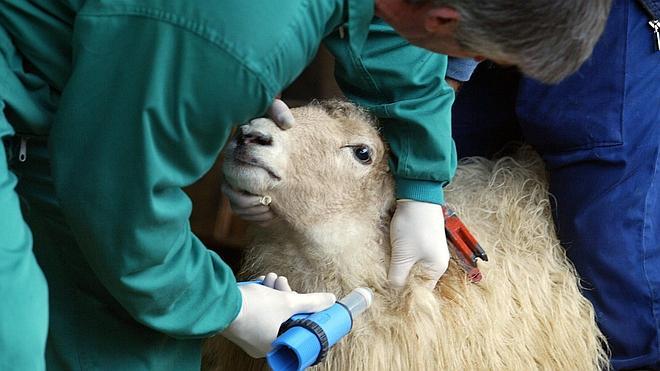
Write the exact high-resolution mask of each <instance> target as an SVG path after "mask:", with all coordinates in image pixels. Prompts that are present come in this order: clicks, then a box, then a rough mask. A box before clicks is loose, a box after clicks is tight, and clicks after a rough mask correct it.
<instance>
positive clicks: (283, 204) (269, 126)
mask: <svg viewBox="0 0 660 371" xmlns="http://www.w3.org/2000/svg"><path fill="white" fill-rule="evenodd" d="M293 113H294V115H295V117H296V120H297V125H296V126H294V127H293V128H291V129H288V130H284V131H283V130H279V129H278V128H277V127H276V126H275V125H274V124H273V123H272V122H271V121H270V120H267V119H258V120H254V121H252V122H251V123H250V124H248V125H247V126H244V127H242V128H241V130H242V131H243V132H244V133H245V132H248V133H253V134H254V133H258V134H260V135H264V136H266V137H268V139H269V140H268V141H265V142H264V143H268V145H253V146H241V145H238V144H236V141H234V143H232V144H230V145H229V146H228V147H227V149H226V151H225V156H226V160H225V164H224V172H225V176H226V179H227V181H228V182H230V183H231V184H232V185H234V186H236V187H239V188H243V189H247V190H248V191H250V192H253V193H255V194H265V195H269V196H270V197H271V199H272V202H271V205H270V206H271V207H272V208H273V210H274V211H275V212H276V213H277V214H278V215H279V216H280V217H279V218H278V219H277V220H275V221H274V222H273V223H271V224H270V225H269V226H267V227H255V228H254V229H252V231H251V242H250V243H249V246H248V248H247V250H246V252H245V258H244V264H243V266H242V268H241V273H240V277H241V278H242V279H250V278H253V277H256V276H259V275H262V274H265V273H267V272H276V273H278V274H279V275H284V276H286V277H288V279H289V282H290V284H291V286H292V288H293V289H294V290H295V291H298V292H316V291H329V292H332V293H334V294H336V295H337V297H342V296H344V295H346V294H347V293H349V292H350V291H351V290H352V289H354V288H356V287H359V286H367V287H370V288H371V289H372V290H373V291H374V302H373V305H372V306H371V308H370V309H369V310H368V311H367V312H365V313H364V314H362V315H361V316H360V317H358V318H356V320H355V323H354V326H353V330H352V331H351V332H350V333H349V335H348V336H346V337H345V338H344V339H342V340H341V341H340V342H339V343H338V344H336V345H335V346H334V347H333V348H331V349H330V351H329V352H328V356H327V358H326V359H325V360H324V361H323V362H322V363H320V364H319V365H317V366H314V369H316V370H337V371H340V370H341V371H343V370H369V371H371V370H373V371H377V370H420V371H426V370H600V369H605V368H607V367H608V366H607V364H608V363H607V351H606V346H605V339H604V337H603V335H602V333H601V332H600V331H599V329H598V327H597V325H596V322H595V317H594V310H593V307H592V306H591V304H590V303H589V301H587V300H586V299H585V298H584V297H583V296H582V295H581V293H580V282H579V279H578V277H577V275H576V272H575V270H574V268H573V267H572V265H571V264H570V262H569V261H568V259H567V258H566V256H565V253H564V250H563V248H562V247H561V246H560V244H559V242H558V240H557V238H556V237H555V231H554V226H553V222H552V216H551V208H550V202H549V194H548V191H547V188H548V186H547V181H546V179H545V172H544V168H543V163H542V161H541V159H540V158H539V157H538V155H536V154H535V153H534V152H533V151H532V150H531V149H529V148H526V147H522V148H521V149H519V150H518V152H517V153H515V154H514V155H513V156H510V157H504V158H501V159H499V160H496V161H491V160H487V159H484V158H469V159H465V160H463V161H462V162H460V164H459V167H458V170H457V173H456V176H455V178H454V179H453V181H452V183H451V184H450V185H449V186H448V187H447V188H446V189H445V195H446V200H447V204H448V205H449V206H450V207H452V208H453V209H454V210H455V211H456V212H457V213H458V214H459V215H460V217H461V219H462V220H463V222H464V223H465V224H466V225H467V226H468V227H469V228H470V230H471V232H472V233H473V234H474V235H475V236H476V238H477V239H478V240H479V242H480V243H481V244H482V245H483V246H484V248H485V249H486V251H487V253H488V256H489V258H490V259H489V261H488V262H479V268H480V270H481V272H482V274H483V279H482V281H481V282H480V283H477V284H474V283H471V282H469V280H468V278H467V276H466V274H465V272H464V271H463V270H461V268H460V267H459V266H458V264H457V263H455V262H454V261H452V262H450V266H449V269H448V271H447V272H446V273H445V275H444V276H443V277H442V278H441V280H440V282H439V283H438V285H437V286H436V287H435V289H434V290H429V289H427V288H425V286H424V280H425V278H424V277H423V276H422V275H421V274H420V271H419V270H415V269H414V270H413V272H412V273H411V279H410V280H409V283H408V285H407V286H406V287H405V288H404V289H401V290H395V289H393V288H391V287H390V286H389V285H388V284H387V269H388V263H389V253H390V245H389V230H388V224H389V221H390V218H391V215H392V209H393V206H394V182H393V178H392V175H391V174H390V173H389V170H388V163H387V161H388V156H387V155H388V154H387V148H386V146H385V144H384V143H383V141H382V139H381V138H380V136H379V132H378V130H377V129H376V126H375V123H374V121H373V119H372V118H371V117H370V116H369V115H367V114H366V113H364V112H363V111H362V110H360V109H358V108H357V107H355V106H353V105H351V104H349V103H346V102H341V101H329V102H316V103H313V104H311V105H308V106H305V107H301V108H296V109H294V110H293ZM358 152H359V153H358ZM365 152H368V153H369V155H370V158H369V160H368V161H364V160H363V159H364V157H365V156H364V154H365ZM246 159H249V160H251V163H252V165H246V162H247V163H250V161H247V160H246ZM203 368H204V369H206V370H266V369H268V367H267V365H266V362H265V361H264V360H263V359H260V360H255V359H251V358H250V357H248V356H247V355H246V354H244V353H243V352H242V351H241V350H240V349H239V348H238V347H236V346H234V345H233V344H231V343H229V342H228V341H226V340H225V339H224V338H222V337H221V336H216V337H214V338H211V339H208V340H207V341H206V342H205V345H204V350H203Z"/></svg>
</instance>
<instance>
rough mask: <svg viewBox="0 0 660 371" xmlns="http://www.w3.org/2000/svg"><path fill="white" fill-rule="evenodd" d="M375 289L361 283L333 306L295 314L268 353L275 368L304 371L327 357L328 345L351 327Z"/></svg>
mask: <svg viewBox="0 0 660 371" xmlns="http://www.w3.org/2000/svg"><path fill="white" fill-rule="evenodd" d="M372 300H373V293H372V292H371V290H370V289H368V288H366V287H359V288H357V289H355V290H353V291H351V293H350V294H348V295H346V296H345V297H344V298H343V299H341V300H339V301H337V302H336V303H335V304H334V305H333V306H331V307H330V308H328V309H326V310H324V311H321V312H317V313H313V314H296V315H295V316H293V317H291V318H290V319H289V320H288V321H286V322H284V323H283V324H282V327H281V328H280V335H279V336H278V338H277V339H275V341H274V342H273V350H271V351H270V352H269V353H268V354H267V355H266V360H267V361H268V365H269V366H270V367H271V368H272V369H273V370H274V371H289V370H291V371H293V370H296V371H302V370H304V369H305V368H307V367H309V366H313V365H315V364H317V363H319V362H321V361H323V359H324V358H325V355H326V354H327V352H328V349H330V347H332V346H333V345H335V343H337V341H339V340H340V339H341V338H342V337H344V336H346V334H348V333H349V331H351V328H352V327H353V318H354V317H355V316H357V315H359V314H360V313H362V312H364V311H365V310H366V309H367V308H369V306H370V305H371V302H372Z"/></svg>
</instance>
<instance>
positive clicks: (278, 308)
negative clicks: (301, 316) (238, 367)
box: [222, 273, 336, 358]
mask: <svg viewBox="0 0 660 371" xmlns="http://www.w3.org/2000/svg"><path fill="white" fill-rule="evenodd" d="M266 285H272V286H270V287H269V286H266ZM278 287H279V288H282V289H283V290H282V291H279V290H277V289H276V288H278ZM238 288H239V290H241V295H242V296H243V305H242V307H241V311H240V312H239V313H238V316H237V317H236V319H235V320H234V322H232V323H231V325H229V327H228V328H227V329H226V330H225V331H223V332H222V336H224V337H226V338H227V339H228V340H229V341H231V342H232V343H234V344H236V345H238V346H239V347H241V349H243V350H244V351H245V352H246V353H247V354H248V355H250V356H251V357H254V358H262V357H265V356H266V353H268V352H269V351H270V350H271V344H272V343H273V341H275V338H276V337H277V332H278V331H279V329H280V326H281V325H282V323H283V322H284V321H286V320H287V319H289V318H290V317H291V316H293V315H294V314H297V313H312V312H318V311H321V310H324V309H327V308H328V307H330V306H331V305H333V304H334V303H335V300H336V298H335V296H334V295H333V294H328V293H312V294H298V293H295V292H293V291H291V288H290V287H289V284H288V282H287V280H286V278H285V277H277V275H275V274H274V273H269V274H268V276H266V277H265V279H264V285H260V284H256V283H253V284H244V285H239V287H238Z"/></svg>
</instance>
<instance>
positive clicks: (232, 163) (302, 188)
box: [223, 101, 394, 231]
mask: <svg viewBox="0 0 660 371" xmlns="http://www.w3.org/2000/svg"><path fill="white" fill-rule="evenodd" d="M292 112H293V115H294V117H295V118H296V122H297V123H296V125H294V126H293V127H292V128H290V129H287V130H281V129H280V128H279V127H278V126H277V125H276V124H275V123H274V122H273V121H271V120H270V119H267V118H259V119H255V120H252V121H251V122H249V123H248V124H246V125H243V126H241V127H240V128H239V130H238V131H237V135H236V136H235V137H234V139H233V140H232V141H231V143H230V144H229V145H228V146H227V148H226V150H225V160H224V165H223V171H224V174H225V178H226V180H227V182H228V183H229V184H231V185H232V186H234V187H236V188H238V189H243V190H246V191H247V192H250V193H254V194H259V195H268V196H270V197H271V198H272V203H271V205H270V206H271V208H272V209H273V210H274V211H275V212H276V213H277V214H278V215H279V216H280V218H281V219H282V220H283V221H284V222H285V223H286V224H288V225H289V226H293V227H294V229H295V230H297V231H308V230H310V228H311V229H314V227H318V226H319V225H320V224H325V225H327V224H328V223H330V224H332V223H331V221H333V220H337V221H339V220H344V221H345V222H348V220H351V222H352V221H355V220H363V221H365V222H369V223H371V225H372V227H371V228H372V229H373V223H374V222H378V221H379V220H381V219H383V218H385V217H386V214H387V213H388V212H389V209H390V208H391V206H392V202H393V198H394V197H393V182H392V177H391V175H390V174H389V170H388V164H387V149H386V146H385V144H384V143H383V141H382V140H381V138H380V136H379V133H378V131H377V129H376V128H375V125H374V121H373V119H371V117H370V116H369V115H368V114H366V113H365V112H364V111H362V110H361V109H359V108H357V107H356V106H354V105H352V104H350V103H346V102H341V101H326V102H321V103H315V104H311V105H308V106H305V107H300V108H294V109H293V110H292Z"/></svg>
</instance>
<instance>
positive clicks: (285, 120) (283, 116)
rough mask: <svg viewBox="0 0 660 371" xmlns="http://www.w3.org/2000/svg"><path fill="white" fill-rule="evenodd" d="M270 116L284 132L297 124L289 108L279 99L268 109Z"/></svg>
mask: <svg viewBox="0 0 660 371" xmlns="http://www.w3.org/2000/svg"><path fill="white" fill-rule="evenodd" d="M268 116H269V117H270V118H271V119H272V120H273V121H275V124H277V126H279V127H280V129H282V130H286V129H289V128H291V127H292V126H293V125H295V124H296V119H295V118H294V117H293V114H292V113H291V110H290V109H289V106H287V105H286V103H284V102H283V101H281V100H279V99H275V100H274V101H273V104H272V105H271V106H270V108H269V109H268Z"/></svg>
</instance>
